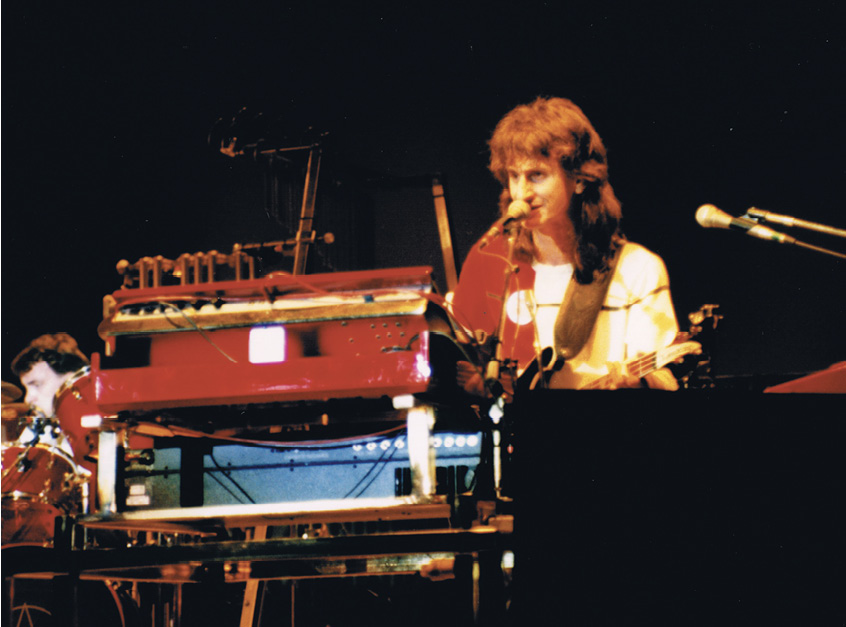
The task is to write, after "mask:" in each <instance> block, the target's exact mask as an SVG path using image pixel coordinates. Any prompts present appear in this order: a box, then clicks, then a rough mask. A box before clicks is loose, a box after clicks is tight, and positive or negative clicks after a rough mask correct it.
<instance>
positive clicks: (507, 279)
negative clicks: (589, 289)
mask: <svg viewBox="0 0 846 627" xmlns="http://www.w3.org/2000/svg"><path fill="white" fill-rule="evenodd" d="M515 226H516V227H517V228H519V225H515ZM507 233H508V253H507V254H506V257H505V259H506V265H505V276H504V279H503V288H502V307H501V309H500V311H499V322H498V324H497V327H496V332H495V333H494V335H493V336H492V337H491V341H492V343H493V355H492V357H491V359H490V361H488V363H487V364H486V366H485V386H486V387H487V388H488V389H489V390H490V392H491V393H492V394H493V395H494V397H498V396H500V395H501V394H502V392H503V387H502V383H500V380H499V379H500V376H501V369H502V362H503V356H502V336H503V334H504V333H505V320H506V317H507V315H508V312H507V310H506V303H507V301H508V292H509V289H510V288H511V277H512V276H514V274H515V273H516V272H517V271H518V268H517V267H516V266H515V265H514V262H513V261H514V246H515V244H516V242H517V235H516V233H514V232H513V231H512V230H511V229H509V230H508V231H507Z"/></svg>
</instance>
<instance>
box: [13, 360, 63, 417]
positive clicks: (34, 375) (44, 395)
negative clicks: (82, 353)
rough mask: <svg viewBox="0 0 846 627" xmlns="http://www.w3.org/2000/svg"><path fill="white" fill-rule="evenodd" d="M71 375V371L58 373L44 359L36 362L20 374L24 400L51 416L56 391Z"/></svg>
mask: <svg viewBox="0 0 846 627" xmlns="http://www.w3.org/2000/svg"><path fill="white" fill-rule="evenodd" d="M72 376H73V373H72V372H66V373H63V374H58V373H57V372H56V371H55V370H53V369H52V368H51V367H50V364H48V363H47V362H46V361H39V362H36V363H35V365H34V366H33V367H32V368H30V369H29V370H28V371H26V372H25V373H24V374H22V375H21V383H23V385H24V387H25V388H26V396H25V397H24V401H25V402H26V403H28V404H29V405H31V406H32V407H34V408H35V409H36V410H38V411H40V412H41V413H43V414H44V415H45V416H48V417H49V416H52V415H53V401H54V399H55V398H56V393H57V392H58V391H59V388H60V387H62V384H63V383H64V382H65V381H67V380H68V379H70V378H71V377H72Z"/></svg>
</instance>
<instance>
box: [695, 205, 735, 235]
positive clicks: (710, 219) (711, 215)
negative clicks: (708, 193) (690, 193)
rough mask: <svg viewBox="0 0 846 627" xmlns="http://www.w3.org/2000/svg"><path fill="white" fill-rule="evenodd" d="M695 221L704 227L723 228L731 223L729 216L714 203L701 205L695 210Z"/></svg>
mask: <svg viewBox="0 0 846 627" xmlns="http://www.w3.org/2000/svg"><path fill="white" fill-rule="evenodd" d="M696 221H697V222H698V223H699V226H703V227H705V228H706V229H710V228H722V229H725V228H728V227H729V226H730V225H731V216H730V215H729V214H727V213H726V212H724V211H721V210H720V209H717V208H716V207H715V206H714V205H702V206H701V207H699V209H697V210H696Z"/></svg>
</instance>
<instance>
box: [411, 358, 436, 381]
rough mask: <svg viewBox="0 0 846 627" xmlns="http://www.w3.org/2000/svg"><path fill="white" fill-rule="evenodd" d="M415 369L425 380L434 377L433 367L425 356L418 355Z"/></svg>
mask: <svg viewBox="0 0 846 627" xmlns="http://www.w3.org/2000/svg"><path fill="white" fill-rule="evenodd" d="M415 368H416V369H417V373H418V374H419V375H420V376H421V377H423V378H424V379H429V378H430V377H431V376H432V366H431V365H430V364H429V361H428V360H427V359H426V358H425V357H424V356H423V355H417V363H416V364H415Z"/></svg>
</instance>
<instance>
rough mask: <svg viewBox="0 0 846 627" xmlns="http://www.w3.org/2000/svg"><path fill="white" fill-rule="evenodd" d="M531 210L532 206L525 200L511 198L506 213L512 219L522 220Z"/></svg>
mask: <svg viewBox="0 0 846 627" xmlns="http://www.w3.org/2000/svg"><path fill="white" fill-rule="evenodd" d="M531 212H532V208H531V207H530V206H529V203H527V202H526V201H525V200H513V201H511V204H510V205H508V211H507V212H506V214H507V215H508V217H510V218H511V219H513V220H522V219H523V218H525V217H527V216H528V215H529V214H530V213H531Z"/></svg>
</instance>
